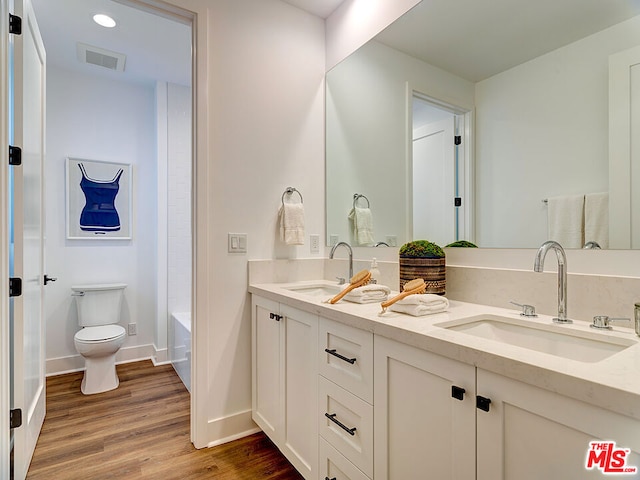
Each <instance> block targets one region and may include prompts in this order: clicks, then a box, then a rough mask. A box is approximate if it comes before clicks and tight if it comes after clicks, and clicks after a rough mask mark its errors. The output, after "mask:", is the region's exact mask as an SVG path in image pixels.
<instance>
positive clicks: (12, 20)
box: [9, 14, 22, 35]
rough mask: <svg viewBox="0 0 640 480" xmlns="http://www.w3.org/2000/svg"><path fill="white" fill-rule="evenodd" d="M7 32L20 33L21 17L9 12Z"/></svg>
mask: <svg viewBox="0 0 640 480" xmlns="http://www.w3.org/2000/svg"><path fill="white" fill-rule="evenodd" d="M9 33H13V34H14V35H22V19H21V18H20V17H19V16H17V15H11V14H9Z"/></svg>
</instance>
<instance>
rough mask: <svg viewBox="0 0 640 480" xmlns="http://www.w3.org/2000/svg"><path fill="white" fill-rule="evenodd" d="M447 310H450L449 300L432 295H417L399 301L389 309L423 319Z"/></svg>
mask: <svg viewBox="0 0 640 480" xmlns="http://www.w3.org/2000/svg"><path fill="white" fill-rule="evenodd" d="M447 308H449V300H447V298H446V297H442V296H440V295H434V294H432V293H415V294H413V295H409V296H407V297H404V298H403V299H402V300H398V301H397V302H396V303H394V304H393V305H391V306H390V307H389V310H392V311H394V312H399V313H408V314H409V315H413V316H414V317H421V316H423V315H429V314H432V313H441V312H444V311H445V310H446V309H447Z"/></svg>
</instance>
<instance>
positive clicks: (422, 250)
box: [400, 240, 444, 258]
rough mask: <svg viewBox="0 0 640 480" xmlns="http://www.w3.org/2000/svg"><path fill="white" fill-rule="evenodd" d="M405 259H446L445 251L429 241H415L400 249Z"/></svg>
mask: <svg viewBox="0 0 640 480" xmlns="http://www.w3.org/2000/svg"><path fill="white" fill-rule="evenodd" d="M400 255H401V256H403V257H426V258H444V250H442V248H440V247H439V246H438V245H436V244H435V243H433V242H430V241H428V240H414V241H413V242H409V243H405V244H404V245H402V247H400Z"/></svg>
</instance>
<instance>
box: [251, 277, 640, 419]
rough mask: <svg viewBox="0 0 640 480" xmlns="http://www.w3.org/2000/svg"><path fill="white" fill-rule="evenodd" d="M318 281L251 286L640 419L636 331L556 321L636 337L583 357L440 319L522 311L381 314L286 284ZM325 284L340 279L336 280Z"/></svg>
mask: <svg viewBox="0 0 640 480" xmlns="http://www.w3.org/2000/svg"><path fill="white" fill-rule="evenodd" d="M318 283H319V282H318V281H308V282H304V281H303V282H295V283H261V284H251V285H250V286H249V292H250V293H253V294H256V295H259V296H261V297H264V298H268V299H271V300H274V301H276V302H280V303H285V304H287V305H289V306H291V307H294V308H297V309H299V310H303V311H306V312H309V313H312V314H316V315H319V316H322V317H325V318H328V319H331V320H334V321H337V322H340V323H344V324H347V325H351V326H353V327H356V328H360V329H362V330H366V331H369V332H372V333H374V334H376V335H382V336H384V337H387V338H390V339H393V340H397V341H399V342H402V343H405V344H408V345H412V346H414V347H418V348H421V349H424V350H428V351H430V352H433V353H437V354H439V355H443V356H445V357H448V358H451V359H454V360H458V361H460V362H463V363H467V364H470V365H475V366H476V367H478V368H482V369H485V370H488V371H491V372H494V373H497V374H500V375H504V376H506V377H509V378H512V379H515V380H519V381H522V382H525V383H528V384H531V385H535V386H537V387H540V388H544V389H546V390H549V391H552V392H556V393H559V394H562V395H565V396H568V397H571V398H575V399H577V400H582V401H585V402H587V403H590V404H593V405H597V406H600V407H602V408H606V409H608V410H613V411H616V412H618V413H621V414H623V415H628V416H631V417H633V418H636V419H638V420H640V338H638V337H637V336H636V335H635V334H634V333H633V331H632V330H629V329H616V327H615V326H614V329H613V330H605V331H596V330H594V329H591V328H590V327H589V324H588V323H587V322H583V321H574V323H573V324H570V325H558V326H557V328H567V329H573V330H579V331H583V332H585V333H586V332H589V333H588V334H589V335H593V334H594V332H595V333H596V334H597V335H603V336H609V337H614V339H623V341H631V342H634V345H632V346H630V347H628V348H626V349H624V350H622V351H621V352H618V353H615V354H614V355H612V356H610V357H608V358H605V359H604V360H601V361H599V362H582V361H577V360H569V359H566V358H562V357H558V356H555V355H551V354H547V353H541V352H537V351H534V350H530V349H527V348H522V347H517V346H512V345H509V344H505V343H502V342H498V341H494V340H487V339H483V338H480V337H476V336H473V335H469V334H467V333H463V332H457V331H454V330H448V329H445V328H442V327H438V326H435V324H439V323H442V322H446V321H451V320H459V319H463V318H469V317H475V316H478V315H488V314H489V315H499V316H502V317H507V318H513V319H521V318H522V317H521V316H520V315H519V311H518V310H509V309H504V308H498V307H490V306H486V305H479V304H473V303H464V302H457V301H450V307H449V309H448V310H447V311H446V312H443V313H438V314H433V315H426V316H422V317H413V316H411V315H405V314H401V313H396V312H391V311H389V310H387V312H386V313H384V314H383V315H379V314H380V312H381V308H380V304H379V303H371V304H357V303H351V302H347V301H345V300H344V299H343V300H341V301H339V302H338V303H336V304H333V305H331V304H329V303H325V302H323V300H326V299H325V298H323V297H316V298H314V297H311V296H309V295H307V294H305V293H300V292H294V291H291V290H287V288H290V287H292V286H300V285H304V284H314V285H315V284H318ZM325 283H326V284H327V285H330V284H333V285H335V282H329V281H325ZM395 293H396V292H393V294H395ZM551 319H552V317H550V316H548V315H539V316H538V317H537V318H531V319H527V322H534V323H540V324H546V325H548V324H551V323H552V320H551Z"/></svg>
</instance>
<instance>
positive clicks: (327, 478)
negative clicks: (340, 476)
mask: <svg viewBox="0 0 640 480" xmlns="http://www.w3.org/2000/svg"><path fill="white" fill-rule="evenodd" d="M324 480H336V477H333V478H329V477H324Z"/></svg>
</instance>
